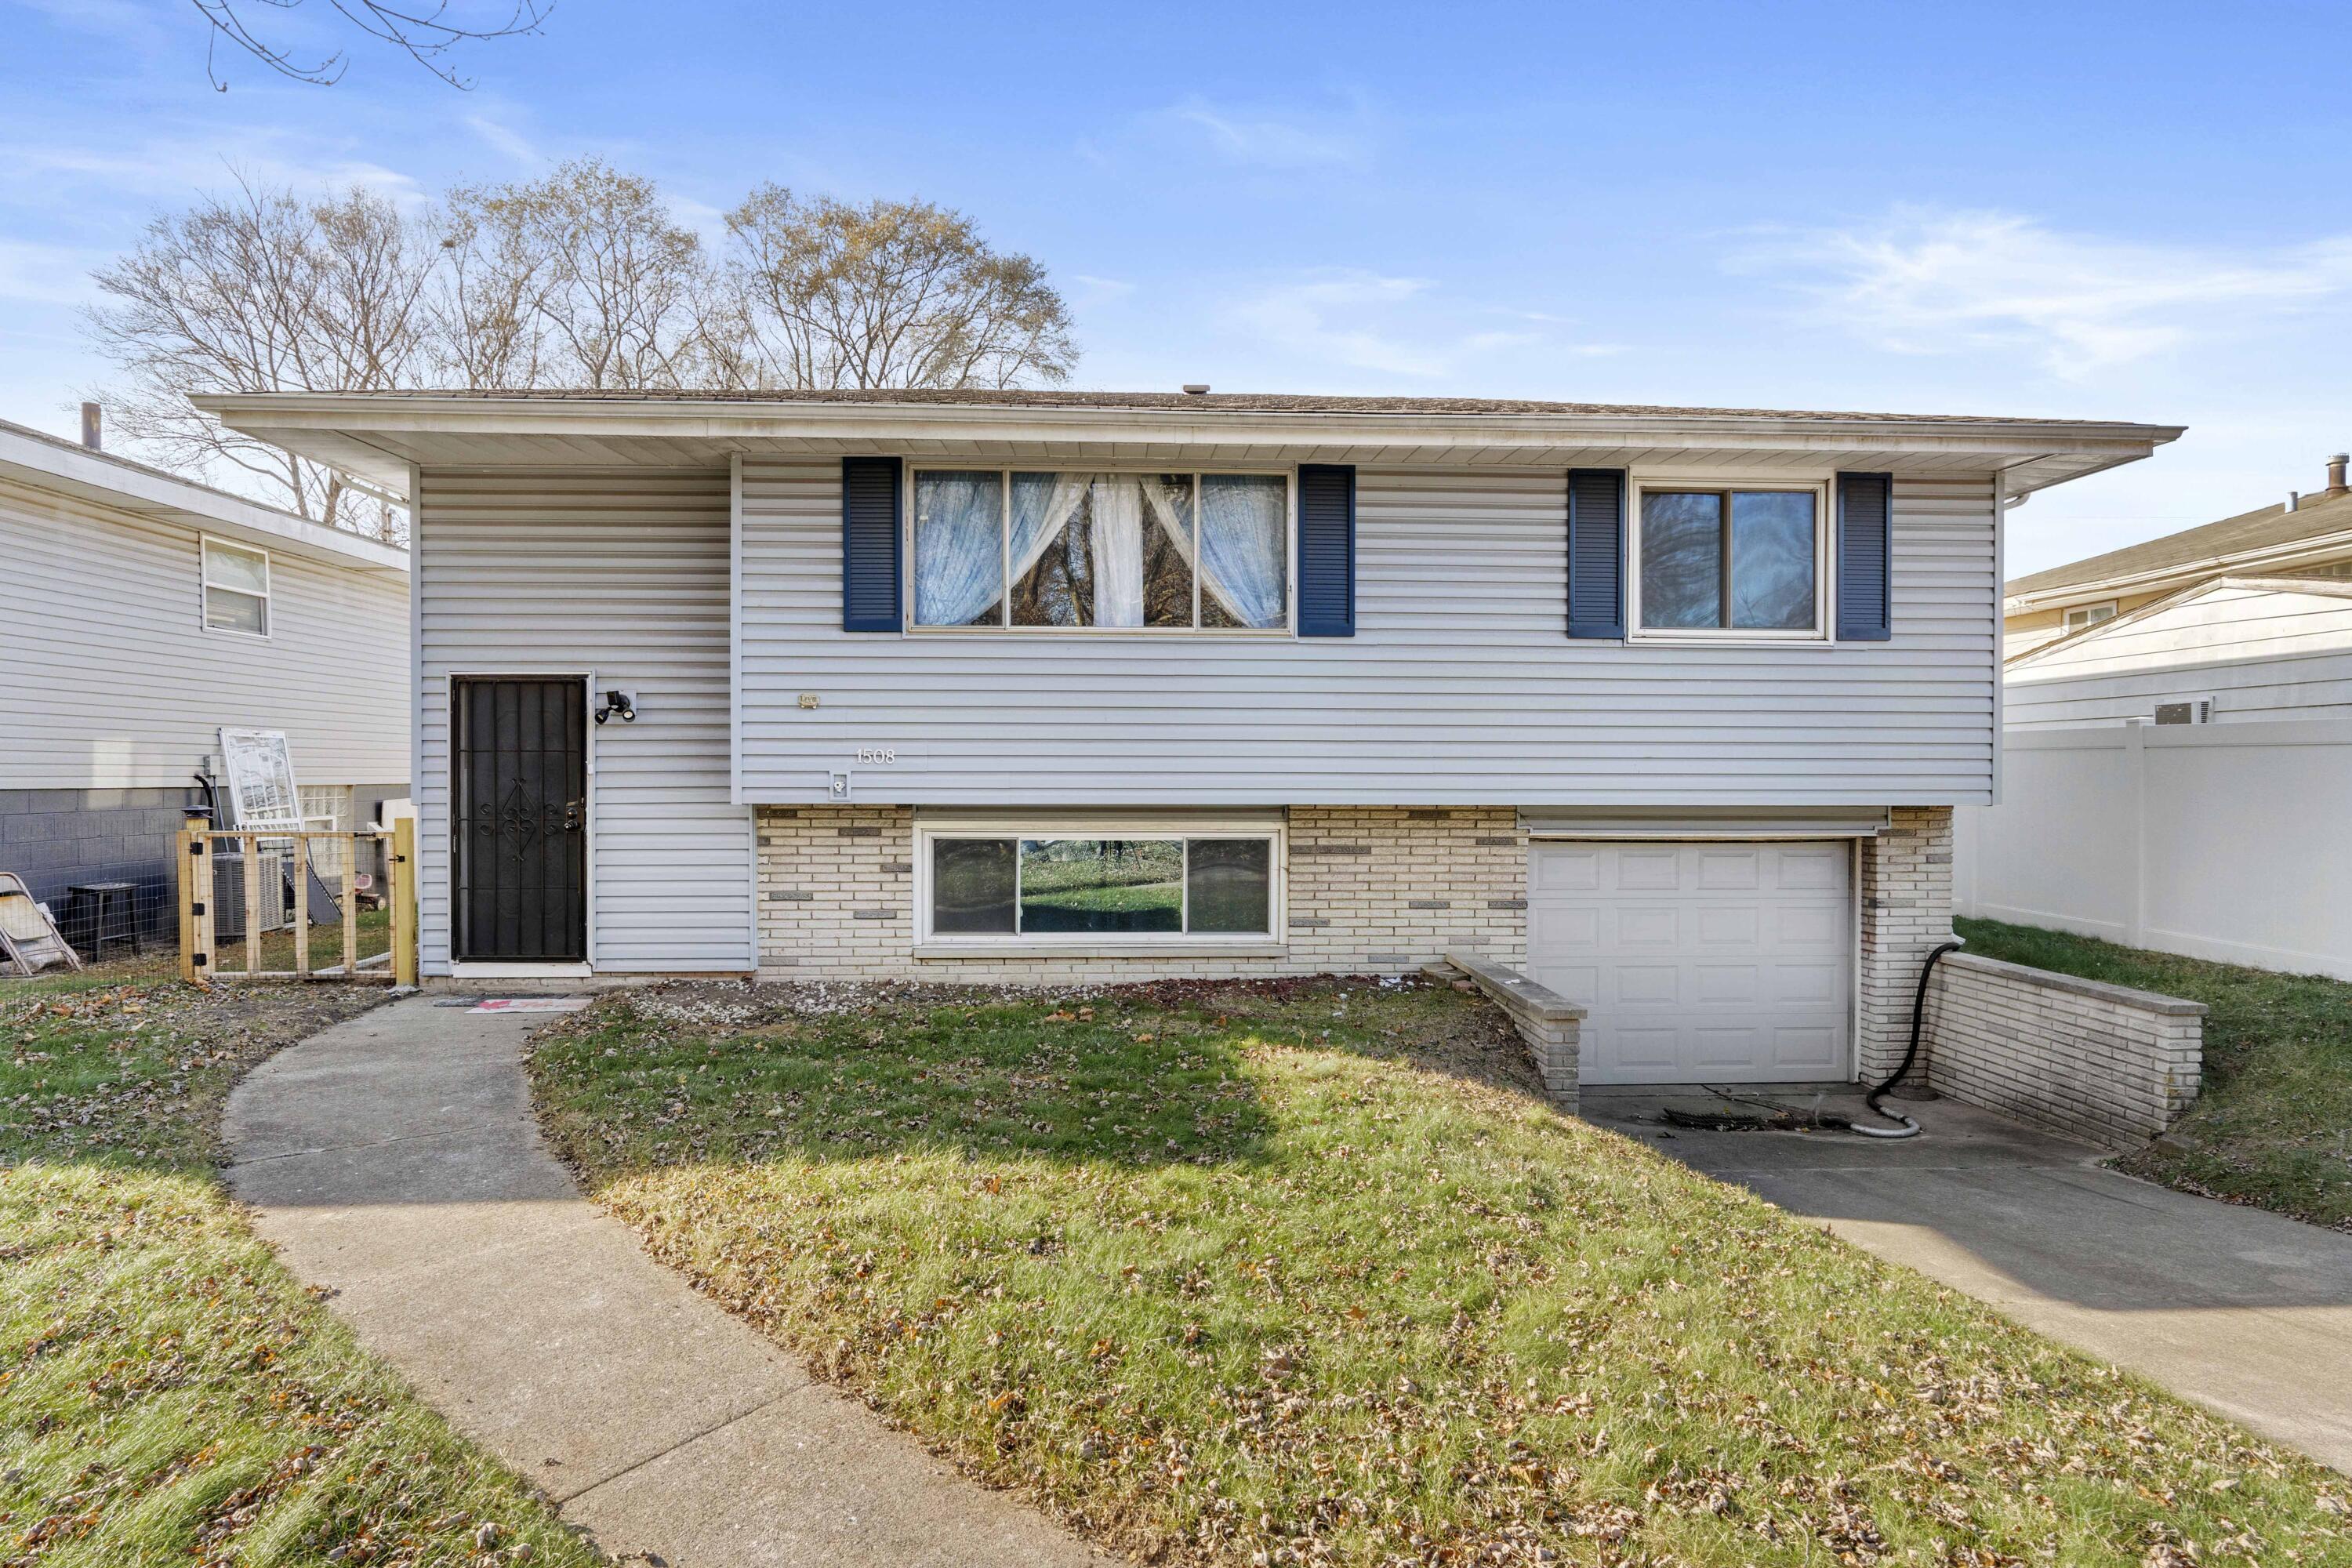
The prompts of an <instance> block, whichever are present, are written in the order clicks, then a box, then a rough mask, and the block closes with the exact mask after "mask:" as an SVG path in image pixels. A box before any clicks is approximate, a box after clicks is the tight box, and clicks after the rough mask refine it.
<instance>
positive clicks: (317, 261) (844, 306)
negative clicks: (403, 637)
mask: <svg viewBox="0 0 2352 1568" xmlns="http://www.w3.org/2000/svg"><path fill="white" fill-rule="evenodd" d="M727 224H728V233H729V242H728V243H729V251H728V255H727V258H726V259H725V262H724V264H723V266H717V267H714V266H713V265H712V264H711V262H710V260H709V258H708V256H707V255H706V254H705V251H704V248H703V246H702V242H701V241H700V239H699V238H698V237H697V236H696V234H695V232H694V231H693V230H692V229H691V228H689V227H688V226H685V225H683V224H681V223H679V222H678V221H677V219H676V218H675V217H673V216H671V213H670V210H669V208H668V206H667V204H666V203H665V202H664V201H663V199H662V196H661V193H660V191H659V190H658V188H656V186H655V184H653V182H651V181H649V180H646V179H643V178H640V177H638V176H635V175H633V174H623V173H621V172H620V171H618V170H615V169H614V168H613V167H612V166H611V165H609V164H607V163H603V162H601V161H599V160H594V159H584V160H579V161H575V162H572V163H565V164H563V165H562V167H560V168H558V169H556V170H555V171H554V172H553V173H552V174H549V175H548V176H547V177H546V178H544V179H541V180H537V181H530V182H523V183H519V184H508V185H499V186H479V185H477V186H467V187H464V188H461V189H458V190H456V191H453V192H451V193H450V194H449V196H448V198H447V200H446V204H445V205H443V206H442V207H441V208H440V209H438V210H436V212H434V213H433V214H431V215H415V214H410V213H407V212H404V211H403V210H402V209H400V208H398V207H395V206H394V205H393V204H391V203H390V202H388V201H386V200H385V199H384V198H383V197H382V196H380V195H373V194H371V193H369V192H366V191H363V190H354V191H352V192H351V193H349V194H348V195H341V196H337V197H332V198H329V199H310V198H307V197H302V196H298V195H296V194H295V193H293V192H291V191H288V190H265V189H256V188H254V187H253V186H252V185H250V184H244V183H242V182H241V183H240V184H238V186H237V188H236V191H235V192H234V193H232V194H230V195H226V196H206V197H205V198H203V199H201V200H200V201H199V202H198V203H197V204H196V205H195V206H194V207H193V208H191V209H190V210H189V211H187V212H185V213H181V214H177V215H167V216H161V217H158V218H156V219H155V220H154V221H153V222H152V223H151V224H150V225H149V226H148V228H147V231H146V234H145V236H144V237H142V239H141V241H140V242H139V244H138V245H137V246H136V247H134V248H133V249H132V250H131V253H130V254H129V255H127V256H125V257H124V258H122V259H121V260H120V261H118V262H116V263H115V264H114V265H112V266H110V267H108V268H102V269H100V271H99V272H98V273H97V274H96V275H95V280H96V282H97V285H98V288H99V290H100V295H101V302H100V304H98V305H97V306H95V307H93V308H92V309H91V310H89V313H88V314H89V330H90V333H91V336H92V338H93V339H94V340H95V342H96V344H97V346H98V348H99V349H100V352H101V353H105V354H106V355H107V356H108V357H109V358H110V359H111V360H112V361H113V362H114V363H115V364H116V365H117V367H119V369H120V370H121V372H122V373H123V377H124V383H123V384H122V385H121V386H119V387H117V388H115V389H113V390H111V391H110V392H108V393H106V394H103V396H104V398H105V400H106V401H107V402H109V403H110V404H111V405H113V407H114V409H115V411H116V412H115V426H116V428H117V429H118V430H120V431H121V433H122V434H123V435H124V436H126V437H129V438H130V439H131V441H133V442H134V443H136V444H138V445H141V446H142V447H145V448H147V449H148V450H149V451H150V452H151V453H152V454H153V455H154V456H155V457H156V458H158V459H159V460H160V461H162V462H163V463H164V464H165V465H166V466H168V467H172V468H179V469H182V470H183V471H187V472H192V473H197V474H203V475H206V476H210V477H224V476H226V477H229V478H232V479H241V480H242V481H243V482H242V485H241V486H240V488H244V489H249V490H251V491H253V492H255V493H257V494H259V495H261V496H263V497H265V498H266V499H268V500H275V501H277V502H278V503H279V504H282V505H285V506H287V507H289V508H291V509H292V510H297V511H299V512H300V513H301V514H302V515H304V516H306V517H310V518H313V519H316V520H318V521H325V522H331V523H332V524H334V525H336V526H338V527H342V528H352V529H355V530H358V531H362V532H369V533H374V534H377V535H378V536H379V537H398V536H400V535H401V534H402V533H404V528H405V523H404V519H403V518H402V517H401V516H400V514H399V513H398V512H397V511H396V510H393V509H391V508H388V507H386V506H385V505H384V504H383V502H381V501H380V500H375V499H374V498H373V497H371V496H365V495H362V494H359V493H355V492H354V490H353V489H352V485H351V483H350V482H349V481H348V480H346V479H342V478H341V476H339V475H338V474H336V473H335V472H334V471H333V470H332V469H331V468H328V467H325V466H323V465H320V464H317V463H313V462H311V461H310V460H308V459H306V458H296V457H294V456H292V455H291V454H289V453H287V452H285V451H282V450H280V449H279V448H278V447H273V446H269V445H268V444H266V443H263V442H259V441H256V440H252V439H249V438H247V437H242V436H239V435H236V433H234V432H232V431H230V430H228V429H226V428H225V427H224V426H221V425H220V424H219V423H218V422H217V421H215V420H213V419H212V418H210V417H208V416H205V415H202V414H199V413H198V412H196V411H195V410H194V408H192V407H191V406H190V405H189V404H188V398H189V397H190V396H191V395H197V394H203V393H252V392H374V391H394V390H413V389H415V388H418V387H423V386H433V385H442V386H446V385H453V384H454V385H460V386H466V387H471V388H478V389H483V390H497V391H526V390H531V389H535V388H547V387H572V388H585V389H593V390H602V391H619V392H625V391H632V390H638V389H646V390H665V391H667V390H680V389H692V388H695V387H708V388H711V389H714V390H723V389H735V388H759V387H822V388H856V387H893V386H918V387H975V386H979V387H1002V386H1016V385H1024V384H1039V383H1045V384H1054V383H1059V382H1062V381H1066V380H1067V379H1068V377H1069V374H1070V372H1071V370H1072V368H1073V367H1074V365H1075V364H1076V359H1077V350H1076V346H1075V345H1074V344H1073V342H1072V341H1071V336H1070V317H1069V310H1068V307H1067V306H1066V304H1065V303H1064V302H1063V300H1062V297H1061V295H1060V294H1059V293H1058V292H1056V291H1055V289H1054V288H1053V286H1052V284H1051V283H1049V282H1048V281H1047V280H1046V277H1045V268H1042V267H1040V266H1039V265H1038V264H1037V263H1036V262H1035V261H1034V260H1032V259H1030V258H1028V257H1025V256H1019V255H1007V254H1002V253H999V252H998V251H996V250H994V249H992V247H990V246H989V245H988V243H987V242H986V241H985V240H984V239H982V237H981V236H980V234H979V232H978V230H977V229H976V227H975V226H973V224H972V222H971V219H969V218H967V217H964V216H961V214H958V213H953V212H949V211H946V210H944V209H942V208H940V207H936V206H932V205H929V204H926V203H920V202H875V203H871V204H869V205H865V206H851V205H845V204H843V203H840V202H836V201H832V200H829V199H828V200H818V201H815V202H806V203H803V202H800V201H796V200H795V199H794V198H793V195H791V193H790V192H788V191H785V190H783V189H782V188H781V187H778V186H774V185H763V186H761V188H760V189H758V190H756V191H754V192H753V193H752V194H751V198H750V199H749V200H748V201H746V202H745V203H744V204H743V205H741V206H740V207H738V208H737V209H736V210H735V211H734V212H732V213H730V214H729V215H728V216H727Z"/></svg>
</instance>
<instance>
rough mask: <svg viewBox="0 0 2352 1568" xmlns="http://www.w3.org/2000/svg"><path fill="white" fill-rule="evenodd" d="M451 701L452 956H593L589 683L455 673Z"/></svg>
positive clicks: (511, 959)
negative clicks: (453, 793)
mask: <svg viewBox="0 0 2352 1568" xmlns="http://www.w3.org/2000/svg"><path fill="white" fill-rule="evenodd" d="M450 707H451V709H452V712H451V714H450V726H449V727H450V743H451V748H452V751H453V752H454V759H453V760H454V767H453V777H454V780H455V788H456V798H455V800H454V802H453V803H452V804H453V809H452V811H451V813H450V823H449V829H450V839H451V846H450V849H451V872H452V876H453V878H454V884H453V888H452V893H453V897H452V899H451V905H452V910H451V913H452V924H453V927H454V934H455V938H456V942H457V948H456V954H457V960H458V961H459V962H460V963H490V962H504V963H580V962H581V961H582V960H583V959H585V958H586V957H587V955H588V903H587V897H586V888H587V885H588V877H587V860H588V855H587V844H588V834H587V813H588V752H587V743H588V738H587V727H586V723H585V710H586V708H587V691H586V688H585V686H584V685H583V683H582V682H581V681H579V680H576V679H575V680H561V679H557V680H541V679H515V680H503V679H461V680H458V681H457V682H456V683H455V685H454V688H453V689H452V690H451V692H450Z"/></svg>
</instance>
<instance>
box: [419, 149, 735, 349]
mask: <svg viewBox="0 0 2352 1568" xmlns="http://www.w3.org/2000/svg"><path fill="white" fill-rule="evenodd" d="M444 243H445V248H446V257H447V260H446V265H445V267H444V268H443V273H442V279H441V281H440V284H439V286H438V288H437V289H436V296H435V302H434V310H433V315H434V321H435V324H436V345H437V351H438V353H439V355H440V358H441V363H442V364H443V366H444V367H445V369H446V371H447V372H448V373H449V374H452V375H453V377H455V378H458V379H462V380H463V381H464V382H465V383H466V384H467V385H469V386H481V387H506V388H516V387H530V386H544V385H557V386H577V387H588V388H594V389H598V390H606V389H613V390H620V389H628V388H635V387H677V386H686V385H690V384H694V383H695V382H696V381H697V380H698V379H701V378H703V377H704V376H705V374H706V371H707V367H708V365H709V363H710V358H711V356H710V353H709V323H710V298H709V297H710V292H711V290H710V288H709V268H708V266H707V264H706V262H705V259H704V257H703V251H702V241H701V240H700V238H699V237H697V236H696V234H695V233H694V231H693V230H692V229H690V228H688V227H686V226H683V225H682V224H679V223H678V222H677V220H676V219H674V218H673V217H671V216H670V213H669V208H668V207H667V205H665V204H664V202H663V200H662V197H661V192H660V190H659V189H658V188H657V187H656V185H655V184H654V183H653V182H652V181H650V180H646V179H642V178H640V177H638V176H636V175H635V174H622V173H621V172H619V171H618V170H616V169H614V168H613V167H612V165H610V164H608V163H604V161H602V160H601V159H594V158H585V159H577V160H574V161H572V162H571V163H565V164H563V165H562V167H560V168H558V169H557V170H556V171H555V172H554V173H553V174H550V175H548V177H547V178H545V179H543V180H538V181H534V182H530V183H529V184H511V185H501V186H494V187H492V186H469V187H467V188H464V189H461V190H457V191H455V192H452V193H451V195H450V197H449V204H448V215H447V218H446V239H445V242H444Z"/></svg>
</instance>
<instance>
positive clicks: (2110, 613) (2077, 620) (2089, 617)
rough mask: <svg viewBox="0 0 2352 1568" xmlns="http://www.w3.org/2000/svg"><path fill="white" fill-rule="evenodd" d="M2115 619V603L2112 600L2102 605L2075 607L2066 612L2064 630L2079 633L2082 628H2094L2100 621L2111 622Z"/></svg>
mask: <svg viewBox="0 0 2352 1568" xmlns="http://www.w3.org/2000/svg"><path fill="white" fill-rule="evenodd" d="M2115 618H2116V602H2115V601H2114V600H2113V599H2109V600H2108V601H2107V602H2106V603H2105V604H2104V605H2074V606H2073V607H2072V608H2070V609H2068V610H2067V612H2066V626H2065V629H2066V630H2068V631H2070V632H2079V631H2081V630H2082V629H2083V628H2084V626H2097V625H2098V624H2099V623H2100V622H2101V621H2112V620H2114V619H2115Z"/></svg>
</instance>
